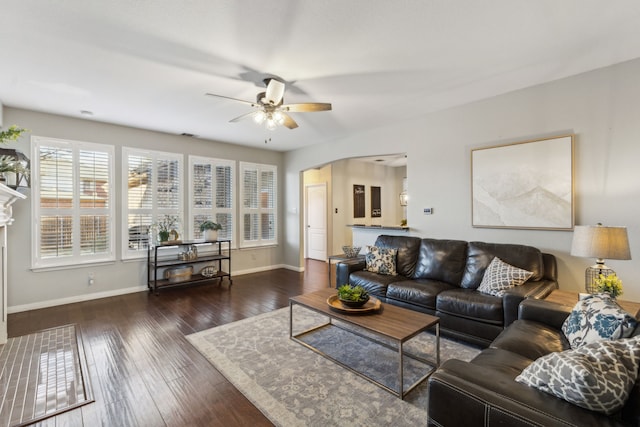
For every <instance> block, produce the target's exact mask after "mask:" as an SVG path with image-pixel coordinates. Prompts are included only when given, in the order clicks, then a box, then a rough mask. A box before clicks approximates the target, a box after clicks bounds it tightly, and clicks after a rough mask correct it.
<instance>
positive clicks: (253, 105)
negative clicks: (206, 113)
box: [205, 93, 257, 107]
mask: <svg viewBox="0 0 640 427" xmlns="http://www.w3.org/2000/svg"><path fill="white" fill-rule="evenodd" d="M205 95H207V96H213V97H216V98H224V99H230V100H232V101H238V102H242V103H243V104H248V105H251V106H252V107H256V106H257V104H256V103H255V102H250V101H244V100H242V99H238V98H231V97H230V96H224V95H216V94H215V93H205Z"/></svg>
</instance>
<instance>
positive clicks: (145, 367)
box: [8, 261, 328, 427]
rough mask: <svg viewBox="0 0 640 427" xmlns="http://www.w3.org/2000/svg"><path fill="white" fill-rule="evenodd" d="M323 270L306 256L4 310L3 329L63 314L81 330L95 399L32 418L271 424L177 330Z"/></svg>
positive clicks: (22, 329) (211, 322) (310, 286)
mask: <svg viewBox="0 0 640 427" xmlns="http://www.w3.org/2000/svg"><path fill="white" fill-rule="evenodd" d="M327 273H328V272H327V264H326V263H324V262H320V261H307V263H306V270H305V272H304V273H296V272H293V271H289V270H284V269H280V270H274V271H269V272H264V273H256V274H249V275H244V276H237V277H234V278H233V287H232V288H231V289H230V290H229V287H228V285H227V282H226V281H225V283H224V284H223V285H222V286H220V287H218V286H217V285H205V286H198V287H189V288H176V289H166V290H164V291H162V292H161V293H160V295H159V296H156V295H154V294H152V293H148V292H139V293H135V294H128V295H123V296H118V297H111V298H104V299H99V300H93V301H88V302H82V303H76V304H68V305H64V306H58V307H52V308H46V309H41V310H33V311H28V312H22V313H16V314H11V315H9V319H8V327H9V336H10V337H16V336H20V335H25V334H29V333H32V332H35V331H38V330H41V329H46V328H51V327H54V326H60V325H65V324H69V323H75V324H76V325H77V326H78V327H79V329H80V331H81V333H82V338H83V343H84V347H85V352H86V355H87V361H88V364H89V371H90V375H91V383H92V386H93V393H94V396H95V399H96V402H95V403H92V404H89V405H85V406H84V407H82V408H79V409H76V410H74V411H70V412H67V413H64V414H62V415H58V416H56V417H52V418H49V419H48V420H45V421H43V422H41V423H39V424H37V425H39V426H87V427H89V426H91V427H93V426H144V427H147V426H247V425H251V426H255V427H258V426H268V425H272V424H271V423H270V422H269V420H268V419H267V418H265V417H264V416H263V415H262V413H261V412H260V411H259V410H258V409H257V408H256V407H255V406H253V405H252V404H251V403H250V402H249V401H248V400H247V399H246V398H245V397H244V396H243V395H242V394H241V393H240V392H239V391H238V390H236V388H235V387H233V386H232V385H231V383H229V382H228V381H227V380H226V379H225V378H224V377H223V376H222V375H221V374H220V373H219V372H218V371H217V370H216V369H214V368H213V366H211V364H209V362H208V361H207V360H206V359H205V358H204V357H203V356H202V355H200V353H198V351H196V350H195V348H193V347H192V346H191V345H190V344H189V342H188V341H187V340H186V339H185V335H188V334H191V333H193V332H198V331H201V330H204V329H208V328H212V327H215V326H219V325H222V324H225V323H230V322H234V321H236V320H240V319H244V318H247V317H251V316H255V315H257V314H261V313H265V312H269V311H272V310H275V309H278V308H281V307H286V306H287V305H288V299H289V297H291V296H294V295H299V294H302V293H305V292H311V291H314V290H317V289H320V288H324V287H327V286H328V277H327ZM51 285H52V286H55V284H53V283H52V284H51Z"/></svg>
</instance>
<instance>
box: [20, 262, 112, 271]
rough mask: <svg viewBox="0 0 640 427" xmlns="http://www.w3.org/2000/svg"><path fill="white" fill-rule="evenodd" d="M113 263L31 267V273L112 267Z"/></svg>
mask: <svg viewBox="0 0 640 427" xmlns="http://www.w3.org/2000/svg"><path fill="white" fill-rule="evenodd" d="M115 263H116V261H115V260H110V261H95V262H85V263H82V264H68V265H46V266H41V267H31V271H33V272H34V273H39V272H46V271H56V270H73V269H77V268H85V267H94V266H99V265H112V264H115Z"/></svg>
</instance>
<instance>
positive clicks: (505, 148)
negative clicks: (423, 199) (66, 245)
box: [471, 135, 574, 230]
mask: <svg viewBox="0 0 640 427" xmlns="http://www.w3.org/2000/svg"><path fill="white" fill-rule="evenodd" d="M573 140H574V135H564V136H558V137H552V138H545V139H538V140H533V141H524V142H518V143H513V144H508V145H499V146H492V147H486V148H477V149H473V150H471V199H472V200H471V201H472V203H471V217H472V226H473V227H486V228H518V229H534V230H535V229H543V230H572V229H573V225H574V200H573V188H574V184H573V143H574V141H573Z"/></svg>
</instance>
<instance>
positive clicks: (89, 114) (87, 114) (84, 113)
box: [80, 110, 93, 117]
mask: <svg viewBox="0 0 640 427" xmlns="http://www.w3.org/2000/svg"><path fill="white" fill-rule="evenodd" d="M80 114H82V115H83V116H87V117H91V116H93V112H92V111H89V110H80Z"/></svg>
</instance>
